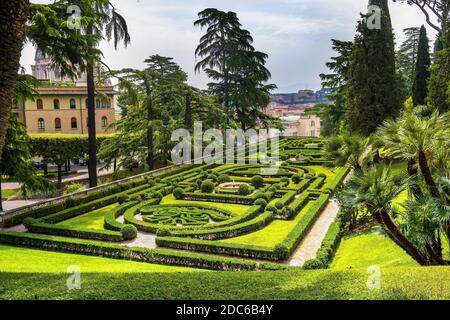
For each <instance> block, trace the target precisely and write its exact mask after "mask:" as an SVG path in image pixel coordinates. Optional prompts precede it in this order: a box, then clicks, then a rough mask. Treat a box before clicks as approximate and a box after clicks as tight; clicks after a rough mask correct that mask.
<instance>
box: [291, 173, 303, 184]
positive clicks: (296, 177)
mask: <svg viewBox="0 0 450 320" xmlns="http://www.w3.org/2000/svg"><path fill="white" fill-rule="evenodd" d="M291 180H292V182H293V183H295V184H298V183H300V181H301V180H302V178H301V177H300V176H299V175H298V174H294V175H292V177H291Z"/></svg>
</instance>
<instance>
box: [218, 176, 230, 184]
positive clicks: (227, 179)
mask: <svg viewBox="0 0 450 320" xmlns="http://www.w3.org/2000/svg"><path fill="white" fill-rule="evenodd" d="M230 181H231V179H230V176H229V175H227V174H221V175H220V176H219V177H218V178H217V182H218V183H219V184H222V183H225V182H230Z"/></svg>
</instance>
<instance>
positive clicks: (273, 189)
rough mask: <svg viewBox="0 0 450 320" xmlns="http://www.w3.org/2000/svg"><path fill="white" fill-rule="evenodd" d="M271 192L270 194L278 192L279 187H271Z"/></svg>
mask: <svg viewBox="0 0 450 320" xmlns="http://www.w3.org/2000/svg"><path fill="white" fill-rule="evenodd" d="M269 191H270V192H277V191H278V188H277V186H275V185H273V186H270V188H269Z"/></svg>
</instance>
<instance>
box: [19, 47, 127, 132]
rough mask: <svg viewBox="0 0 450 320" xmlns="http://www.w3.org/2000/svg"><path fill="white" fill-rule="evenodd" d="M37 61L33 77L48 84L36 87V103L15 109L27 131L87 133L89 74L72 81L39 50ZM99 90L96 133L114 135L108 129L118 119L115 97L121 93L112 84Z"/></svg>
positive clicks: (30, 102) (27, 101)
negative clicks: (51, 64) (52, 66)
mask: <svg viewBox="0 0 450 320" xmlns="http://www.w3.org/2000/svg"><path fill="white" fill-rule="evenodd" d="M35 62H36V64H35V65H33V66H32V72H33V76H35V77H36V78H37V79H38V80H40V81H43V82H44V83H45V84H48V85H46V86H41V87H37V88H34V89H35V90H36V92H37V93H38V96H37V97H36V98H35V100H34V101H32V100H26V101H19V102H16V103H14V105H13V108H12V111H13V112H15V113H17V114H18V116H19V120H20V121H21V122H22V123H24V124H25V125H26V127H27V132H28V133H29V134H36V133H61V134H87V133H88V125H87V124H88V110H87V86H86V75H85V74H83V73H78V79H77V81H76V82H70V79H67V78H64V77H61V76H60V75H59V74H58V72H56V71H55V70H53V69H52V68H51V66H50V61H49V60H48V59H47V58H46V57H45V55H43V54H42V53H41V52H40V51H39V50H38V51H37V52H36V56H35ZM96 91H97V92H98V94H97V96H96V100H95V107H96V111H95V114H96V119H95V120H96V131H97V133H99V134H106V133H111V129H109V128H108V127H109V125H110V124H112V123H114V122H115V120H116V111H115V104H116V98H115V97H116V96H117V95H118V94H119V93H118V92H117V91H115V90H114V88H113V87H112V86H111V85H110V84H105V85H104V86H97V87H96Z"/></svg>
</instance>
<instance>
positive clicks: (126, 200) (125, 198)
mask: <svg viewBox="0 0 450 320" xmlns="http://www.w3.org/2000/svg"><path fill="white" fill-rule="evenodd" d="M129 201H130V197H129V196H120V197H119V198H117V202H119V204H124V203H125V202H129Z"/></svg>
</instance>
